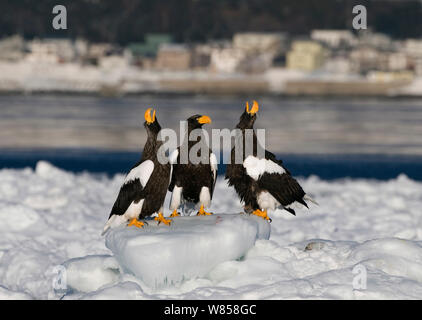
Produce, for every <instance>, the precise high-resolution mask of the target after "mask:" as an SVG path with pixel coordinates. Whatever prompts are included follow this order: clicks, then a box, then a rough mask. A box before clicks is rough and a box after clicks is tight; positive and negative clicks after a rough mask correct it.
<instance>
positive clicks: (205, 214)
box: [196, 204, 212, 216]
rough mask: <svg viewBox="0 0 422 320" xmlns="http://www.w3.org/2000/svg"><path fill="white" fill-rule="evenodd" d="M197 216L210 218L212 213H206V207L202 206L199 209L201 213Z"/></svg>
mask: <svg viewBox="0 0 422 320" xmlns="http://www.w3.org/2000/svg"><path fill="white" fill-rule="evenodd" d="M196 215H197V216H210V215H212V213H211V212H206V211H205V210H204V205H203V204H201V208H199V211H198V213H197V214H196Z"/></svg>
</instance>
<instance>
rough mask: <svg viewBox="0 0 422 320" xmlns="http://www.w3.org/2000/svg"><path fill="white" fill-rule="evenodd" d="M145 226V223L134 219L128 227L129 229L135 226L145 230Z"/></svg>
mask: <svg viewBox="0 0 422 320" xmlns="http://www.w3.org/2000/svg"><path fill="white" fill-rule="evenodd" d="M144 225H145V223H143V222H142V221H138V219H136V218H133V219H132V220H130V222H129V224H128V225H127V226H128V227H130V226H135V227H137V228H143V227H144Z"/></svg>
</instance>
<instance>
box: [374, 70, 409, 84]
mask: <svg viewBox="0 0 422 320" xmlns="http://www.w3.org/2000/svg"><path fill="white" fill-rule="evenodd" d="M367 77H368V79H369V80H371V81H374V82H379V83H387V82H401V83H410V82H412V81H413V79H414V74H413V72H411V71H396V72H394V71H371V72H369V73H368V75H367Z"/></svg>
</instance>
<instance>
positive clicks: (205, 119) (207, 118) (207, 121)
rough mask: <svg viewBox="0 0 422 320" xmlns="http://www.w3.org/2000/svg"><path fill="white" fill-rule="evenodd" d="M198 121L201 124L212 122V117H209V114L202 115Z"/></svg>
mask: <svg viewBox="0 0 422 320" xmlns="http://www.w3.org/2000/svg"><path fill="white" fill-rule="evenodd" d="M198 122H199V123H200V124H204V123H211V118H210V117H208V116H202V117H200V118H198Z"/></svg>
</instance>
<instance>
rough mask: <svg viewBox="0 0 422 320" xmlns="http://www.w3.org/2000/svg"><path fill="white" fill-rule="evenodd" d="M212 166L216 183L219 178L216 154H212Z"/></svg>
mask: <svg viewBox="0 0 422 320" xmlns="http://www.w3.org/2000/svg"><path fill="white" fill-rule="evenodd" d="M210 165H211V170H212V173H213V175H214V181H215V179H216V177H217V169H218V163H217V157H216V156H215V154H214V153H211V154H210Z"/></svg>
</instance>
